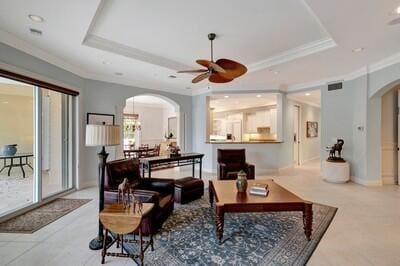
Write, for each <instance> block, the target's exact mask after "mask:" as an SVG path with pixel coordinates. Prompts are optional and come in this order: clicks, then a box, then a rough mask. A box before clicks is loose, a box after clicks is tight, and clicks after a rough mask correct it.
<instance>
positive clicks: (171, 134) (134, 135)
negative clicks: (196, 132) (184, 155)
mask: <svg viewBox="0 0 400 266" xmlns="http://www.w3.org/2000/svg"><path fill="white" fill-rule="evenodd" d="M180 117H181V116H180V111H179V105H177V104H176V103H173V102H172V101H169V100H167V99H164V97H162V96H156V95H138V96H134V97H131V98H128V99H127V100H126V102H125V107H124V110H123V138H124V150H137V149H143V148H148V149H152V148H156V147H157V150H159V155H163V154H164V153H165V152H166V150H167V147H168V145H170V144H171V143H172V144H174V145H175V144H176V145H179V146H180V148H181V149H183V148H184V147H183V146H182V138H183V136H182V134H181V131H180Z"/></svg>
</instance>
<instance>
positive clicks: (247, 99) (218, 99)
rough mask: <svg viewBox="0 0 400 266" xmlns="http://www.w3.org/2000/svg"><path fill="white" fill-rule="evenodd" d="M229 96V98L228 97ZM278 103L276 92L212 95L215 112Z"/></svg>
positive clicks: (211, 106)
mask: <svg viewBox="0 0 400 266" xmlns="http://www.w3.org/2000/svg"><path fill="white" fill-rule="evenodd" d="M227 96H228V97H229V98H226V97H227ZM276 103H277V96H276V93H260V94H254V93H249V94H229V95H222V94H221V95H212V96H210V108H213V110H214V112H222V111H229V110H238V109H246V108H255V107H260V106H267V105H276Z"/></svg>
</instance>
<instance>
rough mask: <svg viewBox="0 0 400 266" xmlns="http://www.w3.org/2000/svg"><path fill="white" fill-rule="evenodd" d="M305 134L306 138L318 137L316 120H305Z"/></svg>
mask: <svg viewBox="0 0 400 266" xmlns="http://www.w3.org/2000/svg"><path fill="white" fill-rule="evenodd" d="M306 136H307V138H317V137H318V122H315V121H307V122H306Z"/></svg>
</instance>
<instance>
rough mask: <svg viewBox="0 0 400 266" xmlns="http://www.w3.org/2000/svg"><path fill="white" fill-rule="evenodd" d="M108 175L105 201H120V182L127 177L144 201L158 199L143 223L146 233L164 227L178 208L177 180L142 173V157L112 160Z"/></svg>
mask: <svg viewBox="0 0 400 266" xmlns="http://www.w3.org/2000/svg"><path fill="white" fill-rule="evenodd" d="M106 170H107V175H106V178H105V182H104V201H105V205H107V204H111V203H115V202H117V201H118V185H119V184H121V183H122V181H123V180H124V178H128V180H129V184H130V185H131V186H133V188H134V192H133V194H134V196H135V197H136V198H138V199H140V200H141V201H142V202H151V203H154V208H153V210H152V212H151V213H150V215H149V217H146V218H145V219H144V220H143V223H142V231H143V233H144V234H145V235H147V234H148V233H149V232H152V233H153V234H154V233H155V232H156V231H157V230H158V229H159V228H160V227H161V225H162V224H163V222H164V221H165V220H166V219H167V218H168V216H169V215H170V214H171V213H172V211H173V209H174V190H175V188H174V180H173V179H164V178H162V179H161V178H160V179H159V178H150V179H149V178H142V177H141V176H140V163H139V159H137V158H133V159H121V160H115V161H111V162H108V163H107V165H106Z"/></svg>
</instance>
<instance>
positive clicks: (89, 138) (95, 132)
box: [86, 125, 121, 146]
mask: <svg viewBox="0 0 400 266" xmlns="http://www.w3.org/2000/svg"><path fill="white" fill-rule="evenodd" d="M120 139H121V135H120V128H119V126H114V125H86V146H115V145H119V144H120Z"/></svg>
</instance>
